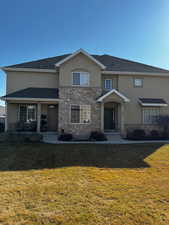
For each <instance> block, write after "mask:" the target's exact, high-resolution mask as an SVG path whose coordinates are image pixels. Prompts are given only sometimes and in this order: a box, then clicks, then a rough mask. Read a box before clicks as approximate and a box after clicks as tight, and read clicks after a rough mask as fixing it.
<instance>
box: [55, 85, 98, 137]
mask: <svg viewBox="0 0 169 225" xmlns="http://www.w3.org/2000/svg"><path fill="white" fill-rule="evenodd" d="M101 93H102V89H101V88H96V87H90V88H88V87H61V88H59V98H60V102H59V124H58V128H59V132H60V131H61V129H64V131H65V132H70V133H72V134H73V135H74V136H75V137H88V136H89V134H90V132H91V131H95V130H100V129H101V110H100V109H101V106H100V104H99V103H97V102H96V99H97V98H98V97H99V96H100V95H101ZM72 104H77V105H90V106H91V122H90V123H89V124H71V112H70V110H71V105H72Z"/></svg>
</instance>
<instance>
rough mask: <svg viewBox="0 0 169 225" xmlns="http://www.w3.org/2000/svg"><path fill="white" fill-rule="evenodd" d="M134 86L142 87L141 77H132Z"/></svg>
mask: <svg viewBox="0 0 169 225" xmlns="http://www.w3.org/2000/svg"><path fill="white" fill-rule="evenodd" d="M134 87H143V79H140V78H135V79H134Z"/></svg>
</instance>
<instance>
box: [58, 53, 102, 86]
mask: <svg viewBox="0 0 169 225" xmlns="http://www.w3.org/2000/svg"><path fill="white" fill-rule="evenodd" d="M73 71H86V72H89V73H90V78H89V79H90V81H89V86H90V87H100V86H101V69H100V67H99V66H98V65H97V64H96V63H94V62H92V61H91V59H89V58H88V57H87V56H85V55H83V54H81V53H80V54H78V55H76V56H75V57H73V58H72V59H70V60H68V61H67V62H65V63H63V64H62V65H61V66H60V75H59V81H60V82H59V83H60V86H72V72H73Z"/></svg>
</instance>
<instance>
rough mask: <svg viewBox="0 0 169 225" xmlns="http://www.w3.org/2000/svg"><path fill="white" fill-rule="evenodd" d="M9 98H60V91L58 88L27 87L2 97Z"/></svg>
mask: <svg viewBox="0 0 169 225" xmlns="http://www.w3.org/2000/svg"><path fill="white" fill-rule="evenodd" d="M9 98H11V99H12V98H22V99H25V98H35V99H58V98H59V93H58V89H57V88H26V89H22V90H19V91H15V92H13V93H10V94H8V95H5V96H3V97H2V99H9Z"/></svg>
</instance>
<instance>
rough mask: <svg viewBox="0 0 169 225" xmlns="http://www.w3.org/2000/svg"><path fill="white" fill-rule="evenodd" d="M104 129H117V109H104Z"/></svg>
mask: <svg viewBox="0 0 169 225" xmlns="http://www.w3.org/2000/svg"><path fill="white" fill-rule="evenodd" d="M104 129H105V130H114V129H116V110H115V108H105V109H104Z"/></svg>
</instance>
